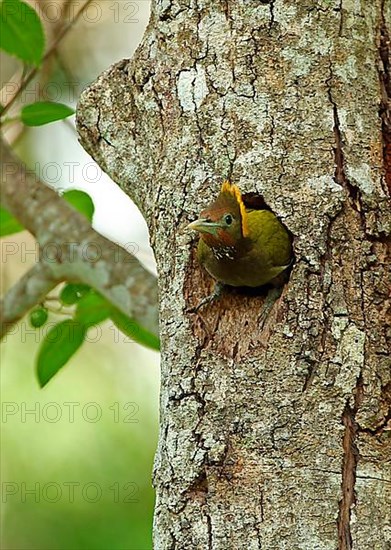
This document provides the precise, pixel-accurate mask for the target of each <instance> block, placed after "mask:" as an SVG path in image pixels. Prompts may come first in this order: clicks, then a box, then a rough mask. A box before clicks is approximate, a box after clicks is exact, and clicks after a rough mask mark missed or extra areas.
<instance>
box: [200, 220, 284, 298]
mask: <svg viewBox="0 0 391 550" xmlns="http://www.w3.org/2000/svg"><path fill="white" fill-rule="evenodd" d="M246 214H247V216H246V218H247V219H246V222H247V230H248V236H246V237H243V236H242V235H241V234H240V237H239V238H236V239H235V242H234V243H233V244H232V243H229V244H227V245H225V244H224V245H222V244H221V243H220V245H219V246H209V245H208V244H207V243H206V242H205V240H204V239H203V238H202V236H201V238H200V241H199V244H198V250H197V256H198V260H199V262H200V263H201V265H203V266H204V267H205V269H206V270H207V271H208V272H209V273H210V275H211V276H212V277H213V278H214V279H216V280H217V281H219V282H221V283H224V284H227V285H231V286H248V287H257V286H261V285H265V284H267V283H270V282H272V281H273V279H275V277H277V276H278V275H279V274H280V273H282V272H283V271H284V270H285V269H287V267H289V265H290V263H291V259H292V245H291V239H290V236H289V234H288V232H287V231H286V229H285V228H284V226H283V225H282V224H281V222H280V221H279V220H278V219H277V218H276V216H275V215H274V214H273V213H272V212H269V211H268V210H247V211H246ZM236 215H237V213H236ZM231 223H232V222H231ZM212 244H213V243H212ZM216 244H217V243H216Z"/></svg>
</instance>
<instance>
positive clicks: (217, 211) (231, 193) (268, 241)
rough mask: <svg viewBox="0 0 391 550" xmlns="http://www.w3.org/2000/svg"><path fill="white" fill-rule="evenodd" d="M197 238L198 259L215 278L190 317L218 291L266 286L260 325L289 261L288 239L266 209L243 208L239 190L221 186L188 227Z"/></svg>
mask: <svg viewBox="0 0 391 550" xmlns="http://www.w3.org/2000/svg"><path fill="white" fill-rule="evenodd" d="M188 228H189V229H192V230H195V231H198V232H199V233H200V240H199V243H198V249H197V258H198V261H199V262H200V264H201V265H202V266H203V267H204V268H205V269H206V271H207V272H208V273H209V274H210V275H211V276H212V277H213V278H214V279H215V281H216V284H215V287H214V290H213V292H212V294H210V295H209V296H206V297H205V298H204V299H203V300H201V302H200V303H199V304H198V305H197V306H196V307H194V308H192V309H190V310H189V311H190V312H193V313H194V312H196V311H198V310H199V309H200V308H201V307H203V306H205V305H206V304H208V303H210V302H212V301H213V300H215V299H217V298H219V297H220V296H221V293H222V290H223V288H224V287H225V286H226V285H228V286H231V287H250V288H256V287H262V286H264V285H269V287H270V288H269V292H268V294H267V296H266V299H265V302H264V306H263V311H262V313H261V320H262V324H263V323H264V321H265V320H266V317H267V316H268V314H269V313H270V310H271V308H272V307H273V304H274V302H275V301H276V300H277V298H278V297H279V296H280V294H281V289H282V286H283V285H284V283H285V282H286V281H287V278H288V272H289V268H290V266H291V265H292V262H293V251H292V239H291V237H290V234H289V233H288V231H287V229H286V228H285V227H284V226H283V224H282V223H281V222H280V221H279V219H278V218H277V217H276V216H275V214H273V212H270V211H269V210H253V209H250V208H246V206H245V204H244V202H243V198H242V195H241V193H240V191H239V188H238V187H237V186H236V185H233V184H231V183H230V182H228V181H225V182H224V183H223V185H222V187H221V190H220V193H219V195H218V197H217V199H216V200H215V201H214V202H212V204H210V205H209V206H208V207H207V208H205V210H203V211H202V212H201V215H200V218H199V219H198V220H196V221H194V222H192V223H190V224H189V225H188Z"/></svg>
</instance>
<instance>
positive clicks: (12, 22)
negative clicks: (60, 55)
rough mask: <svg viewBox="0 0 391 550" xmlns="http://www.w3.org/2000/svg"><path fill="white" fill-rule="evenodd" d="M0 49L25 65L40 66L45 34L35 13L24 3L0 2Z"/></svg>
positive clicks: (13, 0)
mask: <svg viewBox="0 0 391 550" xmlns="http://www.w3.org/2000/svg"><path fill="white" fill-rule="evenodd" d="M0 48H1V49H2V50H4V51H5V52H7V53H9V54H11V55H15V56H16V57H18V58H19V59H21V60H22V61H24V62H25V63H29V64H33V65H40V63H41V60H42V56H43V52H44V48H45V34H44V30H43V26H42V23H41V20H40V18H39V17H38V15H37V13H36V11H35V10H34V9H33V8H32V7H31V6H29V5H28V4H26V3H25V2H21V1H20V0H3V1H2V2H1V4H0Z"/></svg>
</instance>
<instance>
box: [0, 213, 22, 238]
mask: <svg viewBox="0 0 391 550" xmlns="http://www.w3.org/2000/svg"><path fill="white" fill-rule="evenodd" d="M20 231H24V227H23V225H21V224H20V223H19V222H18V220H17V219H16V218H14V217H13V216H12V214H10V213H9V212H8V210H6V209H5V208H3V207H2V206H0V237H5V236H6V235H12V234H13V233H19V232H20Z"/></svg>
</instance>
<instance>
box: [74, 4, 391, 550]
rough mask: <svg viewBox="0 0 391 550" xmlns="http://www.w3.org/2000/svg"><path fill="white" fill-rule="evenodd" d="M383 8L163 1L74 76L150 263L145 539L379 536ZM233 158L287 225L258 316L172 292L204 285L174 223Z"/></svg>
mask: <svg viewBox="0 0 391 550" xmlns="http://www.w3.org/2000/svg"><path fill="white" fill-rule="evenodd" d="M390 9H391V4H390V3H386V2H385V1H384V0H373V1H371V2H368V1H367V0H356V1H355V2H353V1H350V0H349V1H348V0H345V1H344V0H342V1H337V0H322V1H321V2H314V1H312V0H270V1H269V2H268V1H267V0H265V1H255V0H236V1H234V0H199V1H198V2H196V1H195V0H190V1H189V2H187V3H185V2H184V1H182V0H172V1H171V2H168V1H165V0H159V1H158V0H156V1H155V2H154V3H153V8H152V15H151V21H150V24H149V27H148V29H147V32H146V34H145V36H144V39H143V42H142V44H141V46H140V47H139V49H138V51H137V53H136V55H135V57H134V59H133V60H131V61H128V60H125V61H122V62H120V63H118V64H117V65H115V66H113V67H112V68H110V69H109V70H108V71H107V72H106V73H104V74H103V75H102V76H101V77H100V78H99V79H98V80H97V81H96V82H95V83H94V85H92V86H91V87H90V88H89V89H88V90H87V91H86V92H85V93H84V94H83V96H82V99H81V102H80V105H79V110H78V123H79V132H80V135H81V140H82V143H83V145H84V147H86V149H87V150H88V151H89V152H90V153H91V155H92V156H93V157H94V158H95V159H97V161H98V162H99V163H100V165H101V166H102V167H103V168H104V169H105V170H106V171H107V172H108V173H109V174H110V176H112V177H113V178H114V179H115V180H116V181H117V182H118V183H119V184H120V185H121V187H122V188H123V189H124V190H125V191H126V192H127V193H128V194H129V196H130V197H131V198H132V199H133V200H134V201H135V202H136V203H137V204H138V206H139V207H140V209H141V210H142V212H143V214H144V216H145V218H146V220H147V222H148V224H149V228H150V233H151V240H152V245H153V247H154V250H155V254H156V259H157V263H158V272H159V289H160V333H161V340H162V386H161V431H160V441H159V448H158V451H157V455H156V467H155V475H154V482H155V486H156V490H157V502H156V512H155V525H154V539H155V548H156V549H171V548H177V549H185V548H186V549H187V548H188V549H190V548H200V549H204V548H211V549H212V548H213V549H216V550H217V549H227V548H232V549H238V548H249V549H256V548H263V549H265V550H273V549H276V550H277V549H278V550H281V549H303V550H312V549H321V550H329V549H330V550H335V549H336V548H339V549H350V548H354V549H356V550H370V549H371V550H372V549H375V550H380V549H382V550H383V549H384V550H385V549H386V548H389V545H390V544H391V528H390V519H391V518H390V511H391V498H390V463H389V460H390V446H389V443H388V444H387V437H388V438H389V434H390V432H389V429H390V425H389V421H390V412H389V405H390V394H391V382H390V357H389V351H390V341H388V342H387V337H388V338H390V319H389V317H388V318H387V312H388V313H389V305H390V298H389V294H388V283H387V278H388V273H389V263H388V262H389V256H388V257H387V253H388V252H389V244H390V241H389V240H388V237H389V234H390V233H389V230H390V219H389V213H390V202H389V190H388V189H387V182H388V183H389V184H390V183H391V160H390V159H391V151H390V145H391V139H390V138H391V133H390V128H391V125H390V120H391V117H390V110H389V108H390V103H389V100H390V97H391V93H390V72H389V70H390V60H389V54H390V45H389V34H388V31H387V25H388V28H390ZM387 170H388V174H387ZM226 177H228V178H230V180H231V181H233V182H234V183H236V184H238V185H239V187H240V188H241V190H242V191H243V192H244V193H257V194H260V195H262V196H263V197H264V200H265V201H266V203H267V204H268V205H269V207H271V209H272V210H273V211H274V212H275V213H276V214H277V215H278V216H279V217H280V219H281V220H283V222H284V224H285V225H286V226H287V227H288V229H289V230H290V231H291V232H292V235H293V237H294V248H295V258H296V259H295V264H294V267H293V271H292V274H291V277H290V280H289V283H288V284H287V285H286V287H285V289H284V292H283V295H282V297H281V298H280V300H279V301H278V302H277V303H276V305H275V307H274V308H273V311H272V312H271V314H270V316H269V318H268V321H267V324H266V326H265V327H264V329H263V330H260V329H259V315H260V310H261V306H262V301H263V297H262V296H255V297H254V296H245V295H241V294H237V293H236V294H234V293H230V294H227V295H225V296H224V297H223V298H222V299H221V301H220V302H219V303H218V304H214V305H211V306H208V307H207V308H205V309H204V310H201V311H200V312H199V313H198V314H191V313H187V312H186V310H187V308H189V307H191V306H193V305H195V304H196V303H197V302H198V301H199V300H200V299H201V298H202V297H203V296H205V294H206V293H207V292H208V289H209V288H210V286H211V280H210V278H209V277H208V276H207V275H205V273H203V272H202V270H201V268H200V267H199V266H198V265H197V262H196V260H195V241H194V240H193V236H191V235H189V234H188V232H186V229H185V228H186V224H187V223H188V222H190V221H192V220H193V219H195V217H196V216H197V214H198V213H199V212H200V210H201V209H202V208H203V207H205V206H206V205H207V204H208V203H209V202H210V201H211V200H212V199H213V198H214V197H215V196H216V194H217V193H218V190H219V186H220V184H221V182H222V180H223V179H224V178H226ZM387 197H388V199H387ZM387 428H388V431H387ZM388 441H389V439H388ZM387 445H388V446H387ZM387 478H388V480H387Z"/></svg>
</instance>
